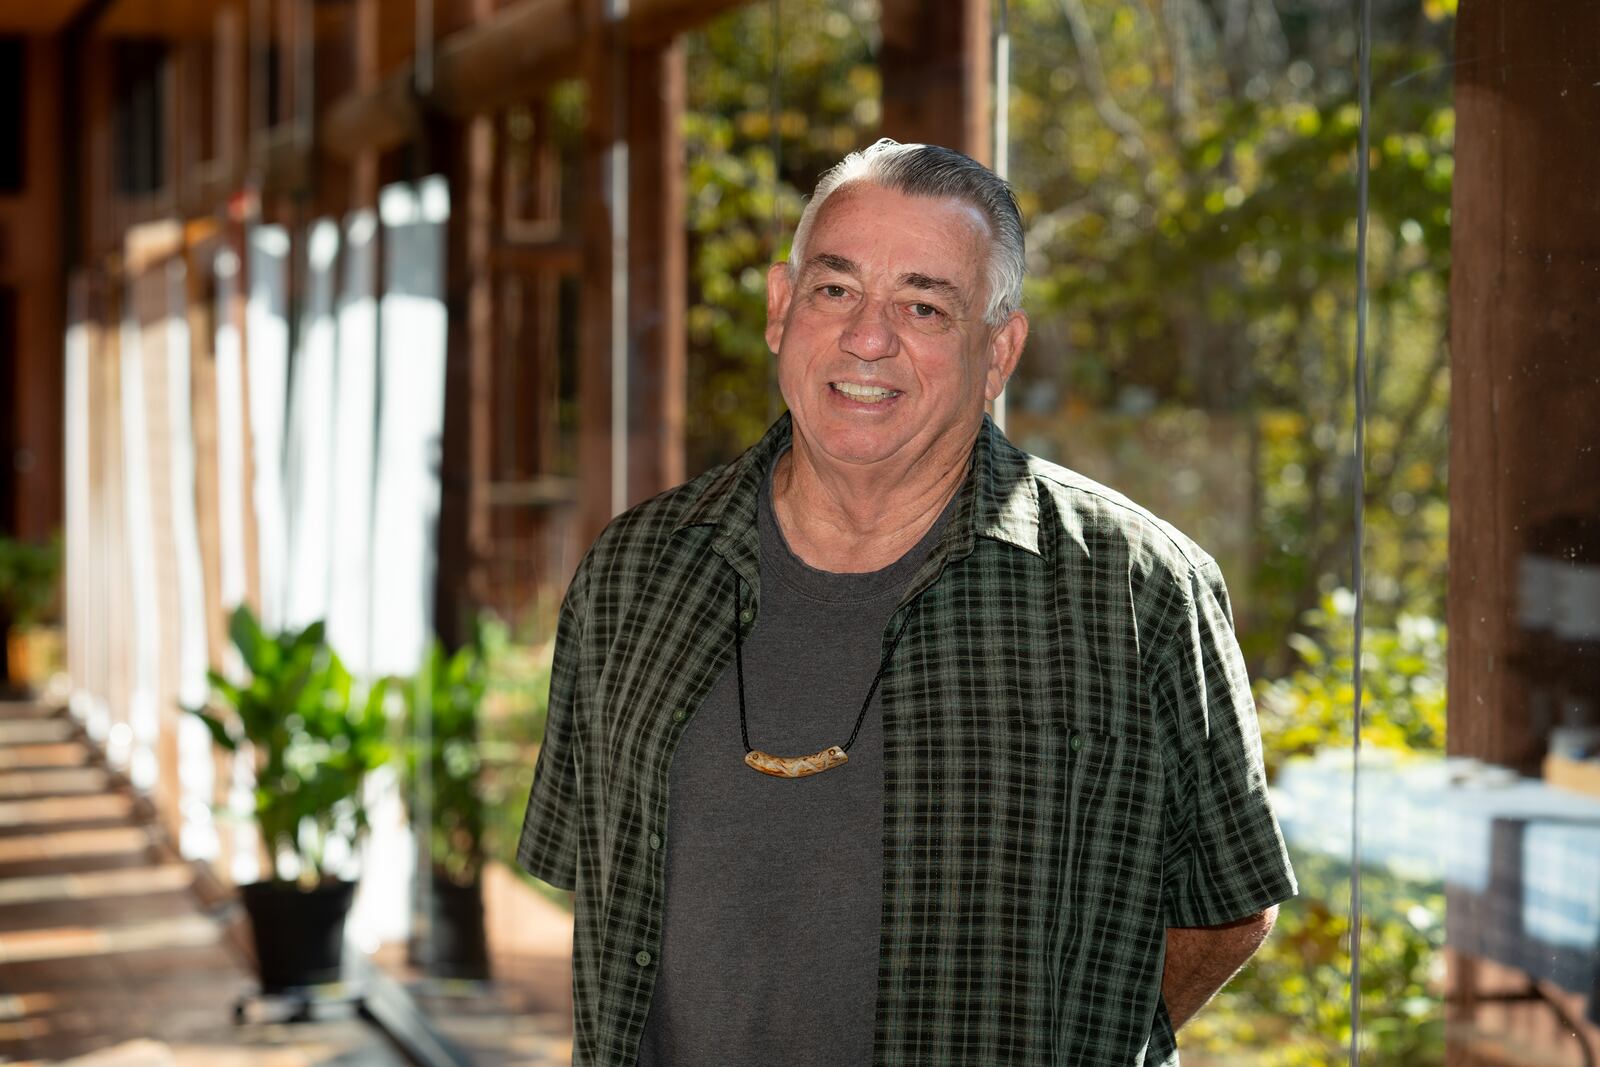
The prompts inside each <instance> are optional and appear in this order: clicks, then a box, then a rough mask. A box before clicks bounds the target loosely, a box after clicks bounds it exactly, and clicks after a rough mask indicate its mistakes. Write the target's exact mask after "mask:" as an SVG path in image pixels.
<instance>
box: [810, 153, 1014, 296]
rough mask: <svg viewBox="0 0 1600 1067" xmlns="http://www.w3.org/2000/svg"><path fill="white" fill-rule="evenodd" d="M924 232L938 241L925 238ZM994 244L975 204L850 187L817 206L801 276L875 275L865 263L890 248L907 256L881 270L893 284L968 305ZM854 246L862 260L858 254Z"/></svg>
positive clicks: (876, 187)
mask: <svg viewBox="0 0 1600 1067" xmlns="http://www.w3.org/2000/svg"><path fill="white" fill-rule="evenodd" d="M851 216H856V217H851ZM929 234H937V236H934V237H932V238H931V239H930V238H929V237H928V236H926V235H929ZM992 239H993V235H992V234H991V232H990V226H989V220H988V219H987V218H985V217H984V215H983V212H982V211H980V210H979V209H978V208H977V207H975V206H974V205H971V204H968V203H965V202H964V201H961V200H958V199H956V198H954V197H923V196H910V195H908V194H905V193H902V192H900V191H898V190H894V189H886V188H884V187H882V186H879V185H874V184H871V183H867V182H860V183H854V182H853V183H851V184H850V185H847V186H845V187H844V188H842V189H840V190H839V191H837V192H835V193H834V194H833V195H832V196H831V197H829V198H828V201H827V202H826V203H825V204H823V205H822V209H821V212H820V213H819V215H818V217H817V219H816V221H815V223H814V224H813V229H812V233H811V235H810V236H809V237H808V239H807V241H806V244H807V246H808V247H807V249H806V250H805V257H806V258H805V261H804V262H803V263H802V264H801V266H800V272H799V277H800V279H802V280H804V279H806V278H809V277H812V276H814V275H816V274H817V273H820V272H823V271H836V272H838V273H840V274H848V275H850V276H852V277H858V278H859V277H863V276H864V275H866V274H867V273H877V272H876V271H871V270H869V268H870V267H871V266H872V264H871V262H870V260H871V259H874V258H878V256H877V255H874V253H875V252H877V251H878V250H879V249H880V248H881V246H883V245H885V244H888V245H891V246H893V252H892V253H888V254H890V255H893V256H895V257H896V258H898V257H900V256H905V257H906V258H905V259H904V260H903V261H901V262H890V263H886V264H884V266H883V271H882V273H883V274H885V275H889V276H890V280H891V281H892V282H894V284H896V285H899V286H904V287H907V288H912V289H921V290H924V291H927V292H933V293H938V294H939V295H941V296H945V297H954V298H957V299H960V300H962V302H963V303H966V302H968V301H970V300H974V299H977V297H978V295H979V290H981V289H982V288H983V287H984V285H985V283H986V280H987V277H988V266H989V261H990V258H991V255H992V253H993V247H992ZM858 248H859V249H862V251H863V252H865V253H866V255H863V254H862V253H858V252H856V249H858ZM908 251H909V255H907V252H908ZM929 282H932V283H934V284H932V285H929V284H927V283H929ZM952 290H953V291H952Z"/></svg>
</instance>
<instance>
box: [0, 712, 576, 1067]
mask: <svg viewBox="0 0 1600 1067" xmlns="http://www.w3.org/2000/svg"><path fill="white" fill-rule="evenodd" d="M194 878H195V875H194V869H192V867H190V865H189V864H187V862H182V861H179V859H178V857H176V856H173V854H171V853H170V849H166V848H163V846H162V845H160V843H158V841H155V840H154V838H152V837H150V833H149V830H147V829H146V825H144V824H142V822H141V819H139V814H138V809H136V805H134V801H133V798H131V795H130V793H128V792H126V790H125V785H123V784H122V782H120V781H118V779H115V777H114V776H110V774H109V773H107V771H106V769H104V768H102V766H99V765H98V761H96V758H94V753H93V752H91V749H90V745H88V744H86V742H85V741H83V739H82V734H78V731H77V726H75V725H74V723H72V721H70V720H69V718H67V717H66V715H64V713H51V712H48V710H45V709H42V707H38V705H34V704H18V702H3V701H0V1064H14V1062H21V1064H59V1062H67V1064H74V1065H75V1067H302V1065H304V1067H310V1065H314V1064H339V1067H389V1065H398V1064H406V1062H410V1061H408V1059H406V1057H405V1056H402V1054H400V1053H398V1051H397V1049H395V1046H394V1045H392V1043H390V1041H389V1040H387V1038H386V1037H384V1035H382V1033H381V1032H379V1030H376V1029H374V1027H373V1025H370V1024H368V1022H363V1021H362V1019H358V1017H354V1016H352V1017H347V1019H323V1021H317V1022H298V1024H293V1025H286V1024H275V1022H259V1021H248V1022H243V1024H237V1025H235V1022H234V1005H235V1003H237V1001H238V998H240V997H243V995H246V993H250V992H251V990H253V989H254V982H253V979H251V965H250V958H248V949H246V945H248V931H246V928H245V921H243V917H242V912H240V910H238V909H230V907H226V905H222V907H206V902H205V901H203V899H202V894H200V893H198V891H197V886H195V880H194ZM224 899H226V897H224ZM485 901H486V905H488V921H490V925H491V928H493V945H494V971H496V974H498V976H499V981H498V982H494V984H491V985H472V984H456V985H451V984H440V985H426V984H421V985H418V984H413V987H411V989H413V993H414V995H416V998H418V1001H419V1006H421V1008H422V1009H424V1011H426V1013H427V1014H429V1016H430V1017H432V1019H434V1024H435V1025H437V1029H438V1030H440V1032H443V1033H445V1035H446V1037H448V1038H450V1040H453V1041H454V1043H456V1045H458V1046H459V1049H461V1051H464V1053H466V1056H467V1057H469V1059H470V1062H472V1064H474V1067H557V1065H565V1064H568V1062H571V992H570V984H568V982H570V977H568V974H570V944H571V917H570V915H566V913H565V912H562V910H560V909H558V907H555V905H554V904H550V902H549V901H546V899H544V897H541V896H538V894H536V893H533V891H531V889H528V888H526V886H525V885H523V883H522V881H520V880H517V878H515V877H514V875H512V873H510V872H509V870H506V869H504V867H499V865H491V869H490V870H488V872H486V873H485ZM379 957H381V960H382V961H384V963H386V965H387V966H389V968H390V969H392V971H398V969H403V961H402V957H403V950H402V949H400V947H398V945H389V947H386V949H384V950H382V952H381V953H379Z"/></svg>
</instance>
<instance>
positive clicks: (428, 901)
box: [403, 641, 489, 979]
mask: <svg viewBox="0 0 1600 1067" xmlns="http://www.w3.org/2000/svg"><path fill="white" fill-rule="evenodd" d="M487 680H488V671H487V669H486V667H485V664H484V658H483V653H482V649H481V647H480V645H479V643H478V642H477V641H474V642H473V643H471V644H467V645H464V646H463V647H462V648H460V649H459V650H457V651H456V652H455V653H454V654H447V653H446V652H445V650H444V647H443V646H442V645H441V644H439V643H438V642H437V641H435V642H434V644H433V647H432V648H431V649H430V650H429V652H428V655H427V658H426V660H425V661H424V663H423V667H422V670H421V671H419V672H418V673H417V676H416V677H415V678H414V679H412V680H411V681H410V682H409V683H408V684H406V685H404V687H403V692H404V695H405V703H406V718H405V727H406V735H407V744H406V746H405V754H406V755H405V759H404V761H403V778H404V786H405V798H406V806H407V810H408V813H409V815H410V818H411V825H412V826H413V827H414V828H416V829H417V832H418V834H419V836H423V837H424V839H425V841H426V849H425V851H426V853H427V856H428V860H429V863H428V864H427V865H426V869H427V871H428V877H427V881H426V882H425V883H422V884H419V887H418V888H419V894H418V895H419V897H421V902H422V907H421V908H420V909H419V915H420V918H421V923H420V929H419V930H418V931H417V936H415V937H414V938H413V939H412V942H411V950H410V955H411V960H412V962H413V963H414V964H416V965H418V966H421V967H423V968H424V969H426V970H427V971H429V972H430V973H432V974H435V975H439V976H441V977H447V978H468V979H484V978H487V977H488V976H489V954H488V945H487V941H486V939H485V937H484V923H483V881H482V876H483V861H484V845H483V835H484V822H485V805H484V800H483V796H482V793H481V792H480V781H479V778H480V771H481V770H482V766H483V759H482V755H481V750H480V747H479V738H478V713H479V709H480V708H481V707H482V704H483V694H484V689H485V687H486V685H487ZM421 866H422V865H421V864H419V867H421Z"/></svg>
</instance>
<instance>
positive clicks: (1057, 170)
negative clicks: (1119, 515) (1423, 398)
mask: <svg viewBox="0 0 1600 1067" xmlns="http://www.w3.org/2000/svg"><path fill="white" fill-rule="evenodd" d="M1005 15H1006V18H1007V21H1008V28H1009V31H1010V35H1011V41H1012V44H1011V56H1010V59H1011V63H1010V66H1011V82H1010V85H1009V94H1010V101H1009V109H1008V120H1009V145H1008V148H1009V153H1008V154H1009V164H1010V174H1009V177H1010V179H1011V181H1012V184H1013V186H1014V187H1015V189H1016V193H1017V196H1018V199H1019V202H1020V204H1021V207H1022V209H1023V216H1024V218H1025V220H1026V221H1027V224H1028V227H1029V231H1028V249H1029V257H1030V260H1029V281H1028V287H1027V290H1026V301H1025V302H1026V305H1027V308H1028V311H1029V315H1030V317H1031V320H1032V332H1031V334H1030V337H1029V341H1028V348H1027V351H1026V353H1025V354H1024V357H1023V360H1022V363H1021V365H1020V367H1019V369H1018V372H1017V374H1016V376H1015V377H1014V378H1013V380H1012V383H1011V385H1010V387H1009V388H1008V390H1007V398H1008V400H1007V404H1006V422H1007V433H1008V434H1009V436H1010V437H1011V438H1012V440H1013V441H1015V442H1017V443H1018V444H1019V445H1020V446H1021V447H1023V448H1025V449H1027V450H1028V451H1030V452H1034V453H1036V454H1038V455H1041V456H1044V457H1045V458H1047V459H1051V460H1054V461H1056V462H1059V463H1061V464H1063V465H1065V466H1067V467H1070V468H1072V469H1074V470H1077V471H1079V472H1080V473H1083V474H1086V475H1088V476H1089V477H1091V478H1094V479H1096V480H1097V481H1101V482H1104V483H1106V484H1108V485H1110V486H1111V487H1112V488H1114V489H1116V490H1118V491H1120V492H1123V493H1125V494H1127V495H1128V496H1130V497H1132V498H1133V499H1134V500H1136V501H1137V502H1139V503H1141V504H1143V505H1145V506H1147V507H1149V508H1150V509H1151V510H1152V511H1154V512H1155V513H1156V514H1157V515H1160V516H1161V517H1163V518H1165V519H1167V520H1169V521H1171V522H1172V523H1173V524H1174V525H1176V526H1177V527H1178V528H1179V529H1181V530H1183V531H1184V532H1185V533H1187V534H1189V535H1190V536H1191V537H1193V538H1194V539H1195V540H1196V541H1197V542H1199V544H1200V545H1201V546H1202V547H1203V548H1204V549H1205V550H1206V551H1208V552H1209V553H1211V554H1212V555H1213V556H1215V557H1216V559H1217V560H1218V561H1219V563H1220V564H1221V567H1222V571H1223V574H1224V576H1225V578H1226V579H1227V582H1228V588H1229V591H1230V593H1231V595H1232V599H1233V611H1234V617H1235V622H1236V626H1237V630H1238V634H1239V637H1240V640H1241V644H1242V646H1243V648H1244V651H1245V656H1246V660H1247V664H1248V667H1249V670H1250V674H1251V677H1252V678H1253V679H1254V684H1255V691H1256V694H1257V702H1258V704H1259V707H1260V721H1261V728H1262V733H1263V742H1264V750H1265V755H1266V760H1267V766H1268V773H1269V778H1270V780H1271V783H1272V786H1273V790H1274V793H1275V795H1276V803H1277V808H1278V813H1279V817H1280V820H1281V822H1282V825H1283V829H1284V832H1285V836H1286V838H1287V840H1288V843H1289V846H1290V852H1291V856H1292V858H1293V861H1294V864H1295V870H1296V873H1297V875H1298V877H1299V881H1300V890H1301V894H1300V896H1299V897H1298V898H1296V899H1294V900H1292V901H1290V902H1288V903H1286V904H1285V905H1283V907H1282V909H1281V912H1280V915H1279V918H1278V925H1277V930H1276V932H1275V933H1274V934H1273V935H1272V936H1271V937H1270V938H1269V939H1268V941H1267V942H1266V944H1265V946H1264V947H1263V948H1262V949H1261V951H1260V952H1259V953H1258V954H1257V956H1256V957H1255V958H1254V959H1253V961H1252V962H1251V963H1250V964H1249V965H1248V966H1247V967H1246V969H1245V970H1244V971H1243V972H1242V973H1241V974H1240V975H1239V976H1238V977H1237V978H1235V979H1234V981H1233V982H1232V983H1231V984H1230V985H1229V986H1228V987H1227V988H1226V989H1225V990H1224V991H1223V992H1222V993H1221V994H1220V995H1219V996H1218V997H1217V999H1215V1000H1214V1001H1213V1002H1212V1003H1211V1004H1210V1005H1208V1006H1207V1007H1206V1008H1205V1009H1204V1010H1203V1011H1201V1012H1200V1013H1199V1014H1198V1015H1197V1016H1196V1017H1195V1018H1194V1019H1193V1020H1192V1021H1190V1022H1189V1023H1188V1024H1187V1025H1186V1026H1184V1027H1183V1029H1182V1030H1181V1032H1180V1034H1179V1045H1180V1048H1181V1049H1182V1054H1183V1061H1184V1063H1185V1064H1230V1065H1232V1064H1286V1063H1295V1064H1313V1063H1316V1064H1322V1063H1333V1062H1335V1061H1337V1060H1339V1059H1341V1058H1342V1057H1343V1056H1344V1055H1345V1048H1346V1046H1347V1043H1348V1040H1349V1034H1350V1025H1351V1022H1350V998H1349V992H1348V990H1349V972H1350V953H1349V944H1348V936H1349V929H1350V920H1349V898H1350V871H1351V867H1350V848H1351V834H1350V819H1349V799H1348V798H1349V794H1350V788H1351V760H1350V746H1351V740H1352V734H1351V729H1350V678H1351V663H1352V660H1351V650H1350V623H1351V619H1350V616H1351V611H1352V608H1353V604H1354V597H1353V594H1352V592H1351V589H1352V575H1351V571H1350V560H1351V552H1352V548H1353V530H1354V527H1353V522H1352V519H1353V500H1354V496H1353V491H1354V486H1353V478H1354V469H1353V467H1352V464H1351V462H1350V458H1349V457H1350V455H1351V451H1352V444H1353V441H1352V434H1353V428H1354V410H1353V401H1354V395H1353V389H1352V385H1353V377H1352V374H1351V353H1352V352H1353V350H1354V346H1355V321H1356V320H1355V312H1356V271H1355V265H1356V258H1355V253H1356V244H1355V242H1356V230H1355V225H1354V221H1355V217H1356V210H1357V185H1356V166H1355V163H1356V157H1357V144H1356V136H1357V130H1358V122H1357V119H1358V107H1357V89H1358V83H1357V81H1356V79H1355V78H1354V76H1353V71H1354V70H1355V58H1356V47H1357V40H1358V39H1357V32H1356V31H1357V24H1356V22H1355V20H1354V17H1353V14H1352V13H1350V12H1349V11H1347V10H1346V9H1345V8H1342V7H1340V8H1334V7H1327V6H1323V5H1319V6H1317V7H1315V8H1311V7H1308V6H1306V5H1302V4H1288V3H1237V4H1232V3H1229V4H1201V3H1168V4H1162V5H1133V4H1111V3H1089V2H1083V0H1049V2H1045V0H1037V2H1015V3H1011V4H1009V5H1008V10H1007V11H1006V12H1005ZM1429 428H1431V427H1428V426H1424V427H1423V428H1420V429H1419V430H1418V432H1419V433H1426V432H1427V431H1428V429H1429Z"/></svg>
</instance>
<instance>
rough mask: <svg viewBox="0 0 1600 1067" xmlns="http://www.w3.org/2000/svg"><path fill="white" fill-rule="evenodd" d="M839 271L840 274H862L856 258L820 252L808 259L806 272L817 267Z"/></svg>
mask: <svg viewBox="0 0 1600 1067" xmlns="http://www.w3.org/2000/svg"><path fill="white" fill-rule="evenodd" d="M818 267H821V268H822V269H823V270H831V271H837V272H838V273H840V274H860V273H861V268H860V267H858V266H856V264H855V261H854V260H850V259H846V258H844V257H843V256H836V255H834V254H833V253H832V252H819V253H817V254H816V255H814V256H812V257H811V258H810V259H808V260H806V265H805V272H806V273H809V272H811V271H813V270H815V269H816V268H818Z"/></svg>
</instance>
